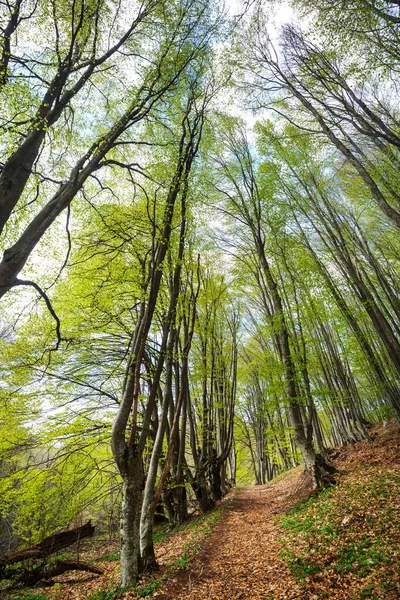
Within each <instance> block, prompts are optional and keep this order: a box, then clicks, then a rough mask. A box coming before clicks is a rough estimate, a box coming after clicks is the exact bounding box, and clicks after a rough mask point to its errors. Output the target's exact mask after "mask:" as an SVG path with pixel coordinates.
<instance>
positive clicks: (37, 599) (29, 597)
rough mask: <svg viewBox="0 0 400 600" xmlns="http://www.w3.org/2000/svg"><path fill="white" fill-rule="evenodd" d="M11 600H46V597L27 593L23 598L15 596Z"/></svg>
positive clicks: (45, 595)
mask: <svg viewBox="0 0 400 600" xmlns="http://www.w3.org/2000/svg"><path fill="white" fill-rule="evenodd" d="M13 600H48V595H47V594H31V593H27V594H24V595H23V596H15V597H14V598H13Z"/></svg>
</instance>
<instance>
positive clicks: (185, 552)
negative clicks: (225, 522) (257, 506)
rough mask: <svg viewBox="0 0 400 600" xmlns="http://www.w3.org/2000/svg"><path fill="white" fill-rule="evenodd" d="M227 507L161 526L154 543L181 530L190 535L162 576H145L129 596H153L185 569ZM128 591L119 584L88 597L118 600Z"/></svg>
mask: <svg viewBox="0 0 400 600" xmlns="http://www.w3.org/2000/svg"><path fill="white" fill-rule="evenodd" d="M224 510H225V505H224V504H223V505H221V506H219V507H217V508H216V509H215V510H213V511H211V512H210V513H207V514H206V515H201V516H199V517H196V518H194V519H192V521H190V522H189V523H187V524H184V525H181V526H180V527H178V528H176V529H174V530H172V531H168V530H167V527H165V526H160V527H158V528H157V529H156V531H155V535H154V538H153V539H154V542H155V543H157V542H163V541H165V540H166V539H167V538H170V537H174V536H177V535H179V534H181V533H182V532H183V533H185V532H186V533H188V535H187V537H186V540H185V541H184V542H183V544H182V545H181V546H180V551H179V553H177V554H176V556H174V557H173V558H172V560H171V561H170V562H169V564H168V565H167V567H166V570H165V572H164V573H163V574H162V575H160V574H156V575H154V576H148V577H146V576H145V577H143V578H142V579H141V580H140V581H139V582H138V583H137V584H136V585H135V586H133V587H131V588H130V589H129V591H130V592H131V594H132V596H130V597H132V599H133V598H135V600H138V599H139V598H145V597H148V596H152V595H153V593H154V592H155V591H157V589H159V588H160V587H161V586H162V585H163V583H165V581H167V579H168V577H169V576H170V575H171V574H172V573H174V572H175V571H176V570H180V569H186V568H187V567H188V566H189V564H190V563H191V561H192V560H193V559H194V558H195V556H196V555H197V553H198V552H199V551H200V550H201V548H202V546H201V543H202V542H203V541H204V540H205V539H206V538H207V537H209V536H210V535H211V533H212V531H213V529H214V527H215V525H216V523H217V522H218V521H219V519H220V518H221V516H222V514H223V512H224ZM102 560H104V558H103V559H102ZM109 560H110V559H109ZM127 591H128V590H126V589H121V588H120V587H113V588H110V589H106V590H100V591H97V592H95V593H93V594H92V595H90V596H89V597H88V600H117V599H119V598H122V597H123V596H124V594H126V592H127ZM133 594H135V595H133Z"/></svg>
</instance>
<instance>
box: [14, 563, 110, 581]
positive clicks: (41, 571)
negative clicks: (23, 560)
mask: <svg viewBox="0 0 400 600" xmlns="http://www.w3.org/2000/svg"><path fill="white" fill-rule="evenodd" d="M67 571H89V572H90V573H96V575H103V573H104V570H103V569H100V568H99V567H95V566H94V565H89V564H88V563H84V562H77V561H74V560H57V561H56V562H54V563H52V564H49V565H41V566H39V567H36V568H35V569H25V570H24V571H22V572H21V573H20V574H19V575H18V583H19V584H23V585H24V586H26V587H31V586H33V585H35V584H36V583H38V581H40V580H41V579H50V578H51V577H56V576H57V575H62V574H63V573H66V572H67Z"/></svg>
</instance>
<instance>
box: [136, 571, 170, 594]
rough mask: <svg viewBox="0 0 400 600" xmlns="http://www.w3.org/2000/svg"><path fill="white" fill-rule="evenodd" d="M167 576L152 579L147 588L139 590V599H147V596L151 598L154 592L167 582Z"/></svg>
mask: <svg viewBox="0 0 400 600" xmlns="http://www.w3.org/2000/svg"><path fill="white" fill-rule="evenodd" d="M166 578H167V575H166V574H165V575H163V576H162V577H160V578H159V579H152V580H151V581H149V583H147V584H146V585H145V586H143V587H142V588H140V589H139V590H138V598H145V597H146V596H151V594H153V592H155V591H156V590H158V588H159V587H160V586H161V585H162V583H163V581H165V580H166Z"/></svg>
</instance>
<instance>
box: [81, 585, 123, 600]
mask: <svg viewBox="0 0 400 600" xmlns="http://www.w3.org/2000/svg"><path fill="white" fill-rule="evenodd" d="M122 592H123V590H122V588H120V587H119V586H117V587H114V588H112V589H109V590H99V591H98V592H94V593H93V594H91V595H90V596H88V600H117V598H119V597H120V596H121V593H122Z"/></svg>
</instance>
